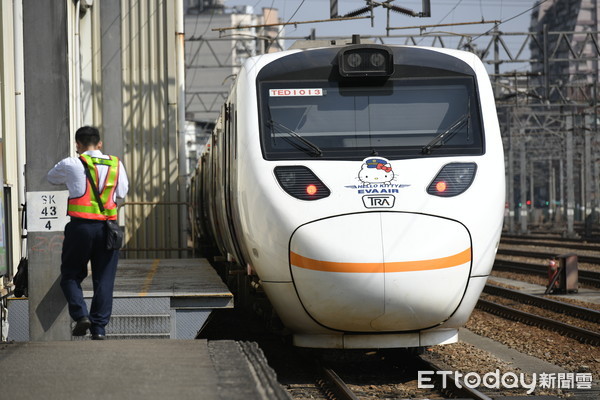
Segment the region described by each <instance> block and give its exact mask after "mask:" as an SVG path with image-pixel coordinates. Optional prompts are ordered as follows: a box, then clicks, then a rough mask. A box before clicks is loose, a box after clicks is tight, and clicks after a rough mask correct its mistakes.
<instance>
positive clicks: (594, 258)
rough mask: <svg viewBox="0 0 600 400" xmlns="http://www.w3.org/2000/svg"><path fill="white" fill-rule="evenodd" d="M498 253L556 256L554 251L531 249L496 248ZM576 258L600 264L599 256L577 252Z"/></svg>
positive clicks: (535, 256) (542, 256)
mask: <svg viewBox="0 0 600 400" xmlns="http://www.w3.org/2000/svg"><path fill="white" fill-rule="evenodd" d="M498 254H504V255H507V256H519V257H531V258H542V259H543V258H551V257H556V256H557V254H556V253H549V252H547V251H532V250H513V249H498ZM577 260H578V261H579V262H583V263H590V264H600V257H598V256H586V255H585V254H577Z"/></svg>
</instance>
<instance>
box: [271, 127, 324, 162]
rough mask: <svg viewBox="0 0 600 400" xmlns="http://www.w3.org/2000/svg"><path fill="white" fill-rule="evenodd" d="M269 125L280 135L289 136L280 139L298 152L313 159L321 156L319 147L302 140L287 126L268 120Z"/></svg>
mask: <svg viewBox="0 0 600 400" xmlns="http://www.w3.org/2000/svg"><path fill="white" fill-rule="evenodd" d="M269 124H270V125H271V127H272V128H273V129H275V128H277V129H278V130H279V131H280V133H287V134H288V135H290V137H282V139H283V140H285V141H286V142H288V143H289V144H291V145H292V146H294V147H295V148H297V149H298V150H300V151H303V152H305V153H307V154H308V155H310V156H313V157H321V156H322V155H323V150H321V149H320V148H319V146H317V145H316V144H314V143H313V142H311V141H310V140H308V139H306V138H303V137H302V136H301V135H299V134H298V133H297V132H294V131H293V130H291V129H290V128H288V127H287V126H285V125H283V124H281V123H279V122H277V121H273V120H270V121H269ZM290 138H294V139H296V140H290Z"/></svg>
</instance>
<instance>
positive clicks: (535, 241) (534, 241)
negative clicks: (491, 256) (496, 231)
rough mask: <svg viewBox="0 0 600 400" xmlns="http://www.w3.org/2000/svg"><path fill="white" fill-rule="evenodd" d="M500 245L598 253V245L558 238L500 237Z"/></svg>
mask: <svg viewBox="0 0 600 400" xmlns="http://www.w3.org/2000/svg"><path fill="white" fill-rule="evenodd" d="M500 243H501V244H503V245H513V246H540V247H557V248H564V249H569V250H584V251H600V243H590V242H583V241H581V240H567V239H558V238H546V239H542V238H530V237H506V236H502V239H501V240H500Z"/></svg>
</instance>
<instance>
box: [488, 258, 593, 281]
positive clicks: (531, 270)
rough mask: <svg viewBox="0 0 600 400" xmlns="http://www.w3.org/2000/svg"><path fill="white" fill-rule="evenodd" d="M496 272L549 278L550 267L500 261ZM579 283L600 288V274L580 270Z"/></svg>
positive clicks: (496, 263)
mask: <svg viewBox="0 0 600 400" xmlns="http://www.w3.org/2000/svg"><path fill="white" fill-rule="evenodd" d="M493 269H495V270H508V271H515V272H525V273H528V274H535V275H539V276H544V277H548V267H546V266H543V265H535V264H528V263H523V262H517V261H508V260H498V259H496V260H495V261H494V268H493ZM578 275H579V277H578V278H579V279H578V280H579V282H580V283H585V284H588V285H590V286H595V287H600V273H599V272H594V271H586V270H581V269H580V270H579V271H578Z"/></svg>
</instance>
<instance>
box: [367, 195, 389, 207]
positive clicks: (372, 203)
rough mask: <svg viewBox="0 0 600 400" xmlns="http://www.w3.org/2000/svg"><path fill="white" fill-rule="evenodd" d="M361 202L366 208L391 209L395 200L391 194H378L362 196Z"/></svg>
mask: <svg viewBox="0 0 600 400" xmlns="http://www.w3.org/2000/svg"><path fill="white" fill-rule="evenodd" d="M362 201H363V204H364V206H365V207H366V208H392V207H394V202H395V201H396V198H395V197H394V196H393V195H391V194H388V195H385V194H383V195H382V194H379V195H369V196H363V198H362Z"/></svg>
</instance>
